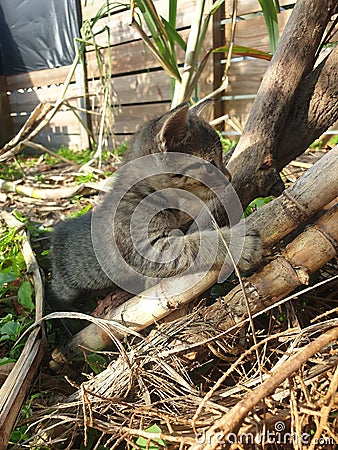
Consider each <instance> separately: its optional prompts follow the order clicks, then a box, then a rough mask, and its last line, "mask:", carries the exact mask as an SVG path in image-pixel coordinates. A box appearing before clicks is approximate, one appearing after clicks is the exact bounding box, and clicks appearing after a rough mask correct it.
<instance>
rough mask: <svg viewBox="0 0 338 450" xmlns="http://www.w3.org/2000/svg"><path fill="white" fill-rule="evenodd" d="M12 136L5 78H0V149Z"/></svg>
mask: <svg viewBox="0 0 338 450" xmlns="http://www.w3.org/2000/svg"><path fill="white" fill-rule="evenodd" d="M12 136H13V124H12V118H11V111H10V106H9V101H8V96H7V83H6V77H5V76H2V75H1V76H0V147H2V146H3V145H4V144H6V142H8V141H9V140H10V139H11V137H12Z"/></svg>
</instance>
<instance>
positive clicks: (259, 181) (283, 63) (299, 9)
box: [227, 0, 338, 207]
mask: <svg viewBox="0 0 338 450" xmlns="http://www.w3.org/2000/svg"><path fill="white" fill-rule="evenodd" d="M337 10H338V6H337V2H336V1H335V0H323V1H321V2H318V1H317V0H298V1H297V3H296V5H295V8H294V10H293V12H292V15H291V17H290V19H289V21H288V23H287V25H286V28H285V30H284V32H283V35H282V37H281V40H280V43H279V45H278V48H277V50H276V53H275V55H274V56H273V58H272V60H271V63H270V65H269V67H268V69H267V71H266V73H265V75H264V77H263V81H262V84H261V86H260V88H259V90H258V93H257V96H256V99H255V102H254V104H253V106H252V108H251V112H250V115H249V118H248V121H247V123H246V126H245V128H244V131H243V134H242V136H241V138H240V140H239V142H238V145H237V147H236V148H235V150H234V152H233V153H232V155H231V158H230V160H229V162H228V166H227V168H228V170H229V171H230V173H231V174H232V184H233V185H234V188H235V190H236V192H237V193H238V195H239V197H240V200H241V202H242V204H243V207H246V206H247V205H248V203H249V202H250V201H251V200H253V199H254V198H256V197H259V196H267V195H270V194H272V195H279V194H280V193H281V192H282V190H283V183H282V181H281V179H280V177H279V174H278V171H279V170H280V169H281V168H282V167H283V166H282V164H285V161H287V162H289V161H291V160H292V159H294V157H295V156H298V154H300V153H301V152H302V151H304V150H305V149H306V146H305V144H303V145H301V148H300V146H299V144H298V146H297V151H295V154H292V152H291V151H290V150H289V147H288V143H289V142H290V139H289V137H288V134H287V129H288V128H287V127H288V124H290V125H289V126H290V127H292V123H291V120H295V118H296V122H298V121H299V122H301V123H303V129H304V132H305V129H306V124H307V121H306V120H305V117H307V115H308V108H306V98H308V99H309V98H311V94H312V92H313V89H312V88H311V82H312V83H313V82H314V80H315V78H316V75H318V77H319V78H320V69H317V71H315V72H314V74H312V75H310V76H309V79H308V82H307V83H305V86H306V87H307V89H306V92H305V93H304V94H302V96H301V97H300V95H299V92H301V91H302V88H303V83H304V80H305V77H306V76H308V75H309V74H311V72H312V69H313V66H314V63H315V55H316V52H317V50H318V47H319V45H320V42H321V39H322V37H323V34H324V31H325V29H326V26H327V24H328V22H329V20H330V18H331V16H332V15H333V14H334V13H335V12H336V11H337ZM335 56H336V52H334V54H333V57H332V58H334V57H335ZM332 58H330V61H331V60H332ZM324 66H325V69H326V70H327V69H328V66H326V65H325V64H324ZM322 79H324V76H323V77H322ZM324 85H326V86H327V84H326V83H325V84H324ZM336 85H337V81H335V82H334V84H333V86H334V89H333V90H335V86H336ZM317 92H318V95H320V89H319V87H318V89H317ZM297 93H298V94H297ZM307 101H308V100H307ZM314 101H315V99H313V103H312V108H313V109H314V108H315V105H314ZM336 108H337V106H336ZM319 114H320V113H319ZM314 116H315V114H314ZM288 118H290V120H288ZM324 122H325V119H324V118H323V123H324ZM309 125H310V124H309ZM329 125H330V124H329ZM329 125H328V124H326V126H329ZM310 126H311V125H310ZM319 129H320V130H321V129H322V127H318V131H319ZM289 132H290V136H292V134H291V130H290V131H289ZM293 133H295V131H293ZM283 136H284V138H283ZM311 136H314V134H313V133H311ZM303 138H304V136H299V137H298V139H297V141H298V143H299V141H300V140H301V139H303ZM282 139H284V141H283V145H282V146H281V147H280V149H279V144H280V143H281V142H282ZM279 161H281V162H282V163H281V162H279Z"/></svg>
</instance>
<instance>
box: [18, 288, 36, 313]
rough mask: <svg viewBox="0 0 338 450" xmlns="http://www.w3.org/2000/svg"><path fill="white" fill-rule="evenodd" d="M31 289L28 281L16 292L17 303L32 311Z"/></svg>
mask: <svg viewBox="0 0 338 450" xmlns="http://www.w3.org/2000/svg"><path fill="white" fill-rule="evenodd" d="M32 294H33V293H32V287H31V285H30V283H29V282H28V281H24V282H23V283H22V284H21V286H20V287H19V290H18V301H19V303H20V305H22V306H23V307H24V308H26V309H28V310H29V311H32V310H33V309H34V303H33V301H32Z"/></svg>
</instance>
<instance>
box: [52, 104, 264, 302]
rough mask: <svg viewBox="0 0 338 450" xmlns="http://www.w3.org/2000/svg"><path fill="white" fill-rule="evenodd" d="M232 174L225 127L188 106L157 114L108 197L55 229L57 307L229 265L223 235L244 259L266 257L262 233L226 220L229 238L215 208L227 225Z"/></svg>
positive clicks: (242, 263)
mask: <svg viewBox="0 0 338 450" xmlns="http://www.w3.org/2000/svg"><path fill="white" fill-rule="evenodd" d="M142 157H143V158H142ZM225 175H228V173H227V171H226V169H225V168H224V166H223V163H222V148H221V143H220V140H219V137H218V135H217V133H216V132H215V131H214V130H213V128H212V127H211V126H210V125H209V124H208V123H207V122H206V121H204V120H203V119H202V118H201V117H199V115H198V113H196V112H194V109H193V110H189V107H188V105H187V104H182V105H180V106H178V107H177V108H175V109H174V110H172V111H170V112H168V113H166V114H164V115H163V116H161V117H159V118H157V119H154V120H151V121H149V122H148V123H147V124H146V125H144V126H143V127H142V128H141V129H140V130H139V131H138V133H137V134H136V135H135V137H134V140H133V142H132V144H131V146H130V149H129V151H128V153H127V154H126V156H125V160H124V165H123V166H122V167H121V168H120V169H119V170H118V172H117V180H116V181H115V183H114V186H113V188H112V189H111V190H110V191H109V192H108V193H107V194H106V195H105V197H104V199H103V201H102V202H101V203H100V204H99V205H98V206H97V207H96V208H94V211H92V212H89V213H87V214H86V215H84V216H80V217H78V218H76V219H71V220H66V221H65V222H62V223H59V224H58V225H57V226H56V227H55V231H54V233H53V236H52V251H51V256H52V282H51V295H50V301H51V303H52V306H54V307H55V308H56V309H60V308H61V309H76V303H75V302H76V300H78V299H79V298H81V296H83V297H86V296H87V295H88V293H89V292H91V291H98V290H104V289H112V288H113V287H114V286H116V285H119V286H120V287H122V288H124V289H125V290H129V291H130V292H133V293H137V292H140V291H142V290H143V289H144V288H146V287H148V286H150V285H152V284H155V283H156V282H158V281H159V280H160V279H163V278H166V277H170V276H175V275H177V274H182V273H189V272H194V271H195V272H196V271H197V270H209V269H210V268H213V269H214V268H216V269H218V270H220V269H221V268H222V265H223V263H224V261H225V260H226V259H227V250H226V246H225V245H224V241H225V242H226V243H227V245H228V246H230V249H231V254H233V255H234V257H235V258H236V259H237V261H238V266H239V267H240V268H241V269H243V270H247V269H250V267H252V266H253V265H255V264H256V263H257V262H258V261H259V259H260V256H261V244H260V239H259V237H258V236H257V233H256V232H255V231H254V230H246V231H245V229H244V227H243V226H242V225H236V226H234V227H232V228H230V227H226V226H223V227H222V228H221V233H222V235H223V237H221V236H220V233H219V232H217V231H216V230H215V229H214V227H213V223H212V218H211V215H210V213H209V209H211V210H212V212H213V214H214V215H216V216H218V218H219V221H221V222H222V223H224V217H223V218H221V216H222V215H223V216H224V213H228V209H231V207H232V206H231V201H229V198H228V197H229V195H228V194H227V192H228V191H229V192H232V191H231V186H229V183H227V178H226V177H225ZM231 195H232V194H231ZM231 195H230V197H231ZM222 196H223V200H222V201H221V200H220V198H222ZM224 199H225V200H224ZM216 200H217V202H218V203H217V202H216ZM206 205H207V206H208V207H209V209H208V208H207V207H206ZM215 205H216V206H215ZM238 219H239V217H238V214H237V217H236V218H235V220H236V221H238ZM229 221H230V225H231V218H230V219H229V218H228V222H229Z"/></svg>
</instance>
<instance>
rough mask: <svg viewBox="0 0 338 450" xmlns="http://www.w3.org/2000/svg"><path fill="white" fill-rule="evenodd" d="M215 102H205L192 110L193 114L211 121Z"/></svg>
mask: <svg viewBox="0 0 338 450" xmlns="http://www.w3.org/2000/svg"><path fill="white" fill-rule="evenodd" d="M212 105H213V101H212V100H211V99H207V100H203V101H201V102H199V103H197V104H196V105H193V106H192V107H191V108H190V112H191V113H192V114H196V116H199V117H202V119H205V120H209V119H210V116H211V113H212Z"/></svg>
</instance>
